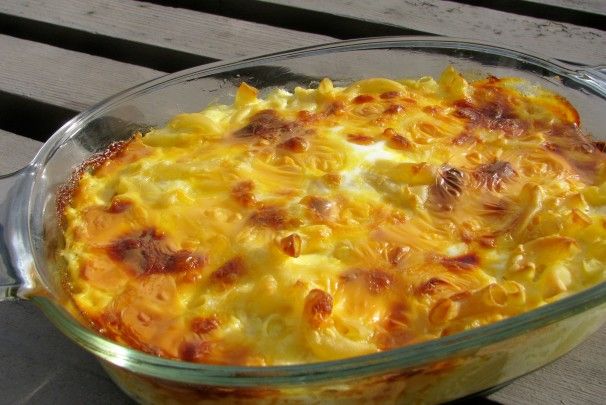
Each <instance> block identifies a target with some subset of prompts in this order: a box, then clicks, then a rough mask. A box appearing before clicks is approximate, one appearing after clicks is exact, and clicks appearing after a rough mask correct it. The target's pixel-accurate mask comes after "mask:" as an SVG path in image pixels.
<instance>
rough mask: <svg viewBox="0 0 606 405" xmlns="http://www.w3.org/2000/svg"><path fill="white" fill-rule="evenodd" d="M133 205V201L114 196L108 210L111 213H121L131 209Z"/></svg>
mask: <svg viewBox="0 0 606 405" xmlns="http://www.w3.org/2000/svg"><path fill="white" fill-rule="evenodd" d="M132 205H133V202H132V201H130V200H123V199H118V198H114V199H113V200H112V203H111V205H110V206H109V208H108V209H107V212H109V213H110V214H120V213H122V212H124V211H126V210H127V209H129V208H130V207H132Z"/></svg>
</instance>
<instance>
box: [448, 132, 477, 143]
mask: <svg viewBox="0 0 606 405" xmlns="http://www.w3.org/2000/svg"><path fill="white" fill-rule="evenodd" d="M477 141H478V138H476V137H475V136H473V135H471V134H469V133H468V132H463V133H461V134H460V135H458V136H457V137H456V138H454V139H453V140H452V144H453V145H457V146H461V145H469V144H472V143H475V142H477Z"/></svg>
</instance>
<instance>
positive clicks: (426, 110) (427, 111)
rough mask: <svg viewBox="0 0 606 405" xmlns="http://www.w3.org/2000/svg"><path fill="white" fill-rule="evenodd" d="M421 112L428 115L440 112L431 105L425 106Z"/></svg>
mask: <svg viewBox="0 0 606 405" xmlns="http://www.w3.org/2000/svg"><path fill="white" fill-rule="evenodd" d="M423 112H424V113H425V114H429V115H436V114H438V113H439V112H440V108H439V107H436V106H433V105H427V106H425V107H423Z"/></svg>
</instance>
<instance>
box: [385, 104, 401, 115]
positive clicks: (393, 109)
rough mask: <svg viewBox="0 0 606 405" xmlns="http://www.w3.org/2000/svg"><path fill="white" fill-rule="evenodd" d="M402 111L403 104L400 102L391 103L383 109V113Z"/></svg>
mask: <svg viewBox="0 0 606 405" xmlns="http://www.w3.org/2000/svg"><path fill="white" fill-rule="evenodd" d="M402 111H404V106H402V105H400V104H392V105H390V106H389V107H387V108H386V109H385V111H383V113H384V114H390V115H391V114H398V113H401V112H402Z"/></svg>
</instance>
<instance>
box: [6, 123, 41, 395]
mask: <svg viewBox="0 0 606 405" xmlns="http://www.w3.org/2000/svg"><path fill="white" fill-rule="evenodd" d="M40 146H42V142H38V141H34V140H32V139H29V138H26V137H23V136H19V135H15V134H13V133H11V132H7V131H3V130H1V129H0V175H2V174H8V173H11V172H14V171H15V170H19V169H20V168H22V167H23V166H25V165H27V164H28V163H29V162H30V161H31V160H32V159H33V158H34V156H35V155H36V152H38V149H40ZM0 330H2V329H1V328H0ZM0 392H1V391H0Z"/></svg>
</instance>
